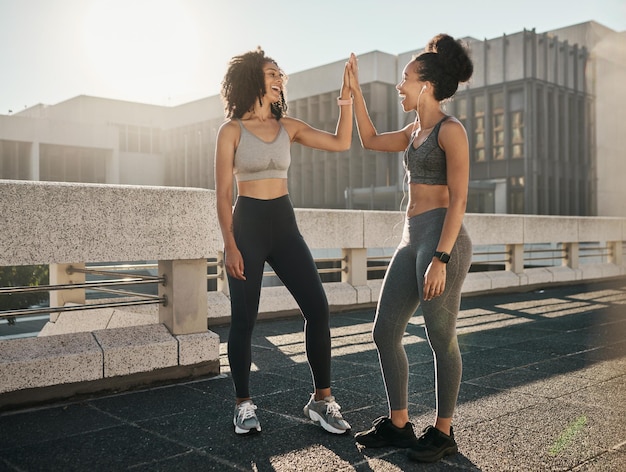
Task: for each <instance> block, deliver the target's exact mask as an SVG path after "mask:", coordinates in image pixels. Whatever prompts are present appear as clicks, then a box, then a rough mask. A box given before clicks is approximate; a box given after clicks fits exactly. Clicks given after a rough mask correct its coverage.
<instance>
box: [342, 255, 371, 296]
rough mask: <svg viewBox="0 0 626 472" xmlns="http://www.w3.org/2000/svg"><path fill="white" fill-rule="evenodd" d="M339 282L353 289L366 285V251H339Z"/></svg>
mask: <svg viewBox="0 0 626 472" xmlns="http://www.w3.org/2000/svg"><path fill="white" fill-rule="evenodd" d="M341 254H342V257H343V259H344V260H343V261H342V263H341V268H342V269H343V270H342V272H341V281H342V282H346V283H349V284H350V285H352V286H353V287H357V286H360V285H367V249H366V248H343V249H342V250H341Z"/></svg>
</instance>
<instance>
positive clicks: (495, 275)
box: [487, 270, 520, 289]
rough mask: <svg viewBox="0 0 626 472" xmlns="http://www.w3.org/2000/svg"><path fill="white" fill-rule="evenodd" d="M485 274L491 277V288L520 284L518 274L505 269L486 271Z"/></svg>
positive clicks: (517, 285)
mask: <svg viewBox="0 0 626 472" xmlns="http://www.w3.org/2000/svg"><path fill="white" fill-rule="evenodd" d="M487 276H488V277H489V278H490V279H491V288H492V289H498V288H508V287H519V284H520V279H519V277H518V275H517V274H514V273H513V272H509V271H507V270H503V271H498V272H487Z"/></svg>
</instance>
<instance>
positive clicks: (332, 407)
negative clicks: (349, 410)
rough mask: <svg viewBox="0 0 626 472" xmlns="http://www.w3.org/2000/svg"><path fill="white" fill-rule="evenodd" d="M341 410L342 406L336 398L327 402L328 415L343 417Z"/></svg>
mask: <svg viewBox="0 0 626 472" xmlns="http://www.w3.org/2000/svg"><path fill="white" fill-rule="evenodd" d="M339 410H341V407H340V406H339V404H338V403H337V402H336V401H335V400H333V401H330V402H326V413H327V414H328V415H330V416H333V417H335V418H342V416H341V413H340V412H339Z"/></svg>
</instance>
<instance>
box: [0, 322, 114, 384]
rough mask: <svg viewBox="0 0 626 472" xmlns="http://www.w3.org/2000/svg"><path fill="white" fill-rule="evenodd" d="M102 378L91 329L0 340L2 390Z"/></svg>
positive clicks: (100, 364)
mask: <svg viewBox="0 0 626 472" xmlns="http://www.w3.org/2000/svg"><path fill="white" fill-rule="evenodd" d="M100 378H102V350H101V349H100V346H99V345H98V343H97V342H96V340H95V339H94V337H93V336H92V335H91V333H74V334H63V335H59V336H47V337H34V338H21V339H11V340H7V341H0V379H2V382H0V393H4V392H10V391H16V390H23V389H27V388H36V387H46V386H49V385H57V384H64V383H72V382H85V381H89V380H97V379H100Z"/></svg>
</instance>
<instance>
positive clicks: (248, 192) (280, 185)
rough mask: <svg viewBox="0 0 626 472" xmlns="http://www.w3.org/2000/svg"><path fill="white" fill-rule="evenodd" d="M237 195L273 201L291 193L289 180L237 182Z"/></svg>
mask: <svg viewBox="0 0 626 472" xmlns="http://www.w3.org/2000/svg"><path fill="white" fill-rule="evenodd" d="M237 193H238V194H239V195H241V196H242V197H250V198H257V199H259V200H272V199H274V198H278V197H282V196H284V195H287V194H288V193H289V188H288V187H287V179H261V180H246V181H244V182H237Z"/></svg>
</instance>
